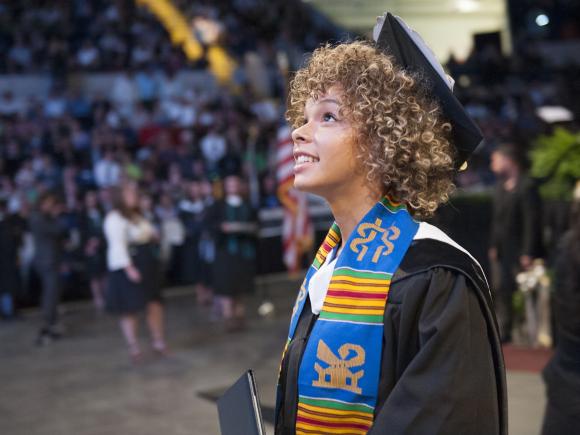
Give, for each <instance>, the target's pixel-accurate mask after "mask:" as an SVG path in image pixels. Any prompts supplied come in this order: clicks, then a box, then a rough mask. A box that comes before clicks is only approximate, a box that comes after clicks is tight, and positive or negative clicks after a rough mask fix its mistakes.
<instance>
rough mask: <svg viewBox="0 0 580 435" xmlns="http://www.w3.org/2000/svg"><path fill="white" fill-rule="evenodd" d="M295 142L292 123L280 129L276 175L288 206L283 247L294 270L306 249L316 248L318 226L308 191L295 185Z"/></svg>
mask: <svg viewBox="0 0 580 435" xmlns="http://www.w3.org/2000/svg"><path fill="white" fill-rule="evenodd" d="M293 147H294V143H293V142H292V136H291V131H290V128H289V127H288V126H283V127H281V128H280V129H279V130H278V140H277V158H276V178H277V180H278V198H279V199H280V202H281V203H282V205H283V206H284V220H283V223H282V247H283V250H284V254H283V255H284V264H286V267H287V268H288V270H289V271H290V272H296V271H297V270H298V269H299V268H300V260H301V259H302V256H303V254H304V253H306V252H308V251H309V250H310V249H311V248H312V243H313V241H314V228H313V226H312V222H311V221H310V217H309V215H308V201H307V197H306V194H305V193H303V192H300V191H298V190H296V189H295V188H294V156H293Z"/></svg>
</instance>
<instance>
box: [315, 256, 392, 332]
mask: <svg viewBox="0 0 580 435" xmlns="http://www.w3.org/2000/svg"><path fill="white" fill-rule="evenodd" d="M391 277H392V274H390V273H386V272H370V271H360V270H354V269H351V268H347V267H341V268H338V269H336V270H335V271H334V274H333V275H332V279H331V280H330V284H329V285H328V292H327V293H326V299H325V300H324V305H323V307H322V311H321V312H320V318H321V319H325V320H335V321H341V322H355V323H371V324H372V323H378V324H382V322H383V315H384V313H385V305H386V299H387V296H388V294H389V288H390V284H391Z"/></svg>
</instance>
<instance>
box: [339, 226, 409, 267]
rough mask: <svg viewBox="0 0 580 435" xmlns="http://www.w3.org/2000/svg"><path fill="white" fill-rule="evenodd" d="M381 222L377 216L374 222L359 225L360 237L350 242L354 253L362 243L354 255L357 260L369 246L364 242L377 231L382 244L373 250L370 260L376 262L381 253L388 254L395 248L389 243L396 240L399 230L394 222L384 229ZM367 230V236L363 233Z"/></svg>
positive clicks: (399, 233)
mask: <svg viewBox="0 0 580 435" xmlns="http://www.w3.org/2000/svg"><path fill="white" fill-rule="evenodd" d="M381 223H382V221H381V220H380V219H378V218H377V220H375V223H374V224H369V223H366V224H361V225H359V227H358V230H357V233H358V234H359V235H360V236H361V237H357V238H356V239H354V240H353V241H352V242H351V243H350V249H352V250H353V252H355V253H357V252H359V245H362V247H361V248H360V252H359V254H358V256H357V257H356V259H357V260H358V261H361V260H362V259H363V258H364V256H365V255H366V253H367V251H368V250H369V247H368V246H367V245H366V244H367V243H370V242H372V241H373V240H374V239H375V237H376V236H377V234H379V233H380V234H381V241H382V242H383V245H381V246H378V247H377V249H376V250H375V253H374V255H373V258H372V262H373V263H376V262H378V261H379V257H380V256H381V255H389V254H390V253H391V252H393V249H395V246H394V245H393V243H391V241H392V240H397V239H398V238H399V236H400V235H401V230H400V229H399V228H397V227H396V226H395V225H394V224H393V225H391V226H390V227H389V228H386V229H385V228H381ZM367 230H369V234H368V236H367V235H366V234H365V231H367ZM385 248H386V249H385Z"/></svg>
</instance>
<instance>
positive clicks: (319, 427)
mask: <svg viewBox="0 0 580 435" xmlns="http://www.w3.org/2000/svg"><path fill="white" fill-rule="evenodd" d="M372 424H373V408H371V407H369V406H366V405H356V404H352V403H344V402H339V401H334V400H324V399H313V398H306V397H300V403H299V404H298V414H297V416H296V433H297V434H343V435H346V434H348V435H363V434H366V433H367V432H368V431H369V429H370V427H371V426H372Z"/></svg>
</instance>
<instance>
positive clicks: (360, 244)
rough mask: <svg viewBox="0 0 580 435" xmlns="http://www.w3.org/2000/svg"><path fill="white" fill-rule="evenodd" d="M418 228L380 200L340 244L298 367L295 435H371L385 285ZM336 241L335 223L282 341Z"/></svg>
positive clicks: (403, 212) (406, 214)
mask: <svg viewBox="0 0 580 435" xmlns="http://www.w3.org/2000/svg"><path fill="white" fill-rule="evenodd" d="M418 227H419V222H417V221H415V220H413V218H412V217H411V216H410V214H409V212H408V211H407V209H406V207H405V206H404V205H402V204H395V203H393V202H391V201H390V200H389V199H388V198H386V197H385V198H382V199H381V200H380V201H379V202H378V203H377V204H376V205H375V206H374V207H373V208H372V209H371V210H370V211H369V212H368V213H367V214H366V215H365V216H364V218H363V219H362V220H361V221H360V222H359V223H358V225H357V226H356V228H355V229H354V231H353V232H352V234H351V235H350V237H349V239H348V241H347V242H346V244H345V245H344V247H343V250H342V252H341V254H340V256H339V257H338V259H337V261H336V265H335V269H334V272H333V275H332V278H331V281H330V284H329V286H328V291H327V294H326V298H325V300H324V305H323V307H322V311H321V312H320V316H319V318H318V320H317V321H316V323H315V325H314V327H313V329H312V332H311V334H310V338H309V340H308V344H307V346H306V350H305V351H304V355H303V357H302V362H301V365H300V371H299V375H298V395H299V398H298V412H297V418H296V433H297V434H302V433H303V434H306V433H308V434H312V433H320V434H325V433H346V432H348V433H353V434H366V433H367V432H368V430H369V429H370V427H371V425H372V416H373V412H374V407H375V405H376V401H377V393H378V384H379V375H380V364H381V352H382V336H383V326H384V325H383V318H384V312H385V308H386V304H387V297H388V292H389V287H390V283H391V278H392V276H393V274H394V273H395V271H396V270H397V268H398V267H399V264H400V262H401V260H402V259H403V256H404V255H405V253H406V252H407V249H408V248H409V246H410V244H411V242H412V240H413V237H414V236H415V234H416V232H417V229H418ZM340 241H341V235H340V229H339V228H338V225H337V224H336V223H334V224H333V225H332V227H331V228H330V230H329V232H328V235H327V236H326V238H325V240H324V242H323V243H322V245H321V246H320V248H319V249H318V252H317V254H316V257H315V259H314V261H313V263H312V265H311V266H310V269H309V270H308V272H307V274H306V278H305V280H304V283H303V284H302V286H301V288H300V292H299V294H298V298H297V300H296V304H295V306H294V310H293V313H292V319H291V321H290V331H289V335H288V340H291V339H292V337H293V335H294V332H295V329H296V324H297V322H298V319H299V317H300V314H301V312H302V309H303V308H304V303H305V300H306V297H307V295H308V285H309V282H310V278H311V277H312V275H314V273H315V272H316V271H317V270H318V268H319V267H320V265H321V264H322V263H324V260H325V259H326V256H327V255H328V253H329V252H330V251H331V250H332V249H333V248H334V247H335V246H336V245H337V244H339V243H340ZM279 399H280V398H279ZM278 403H279V400H278Z"/></svg>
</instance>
